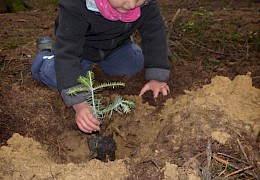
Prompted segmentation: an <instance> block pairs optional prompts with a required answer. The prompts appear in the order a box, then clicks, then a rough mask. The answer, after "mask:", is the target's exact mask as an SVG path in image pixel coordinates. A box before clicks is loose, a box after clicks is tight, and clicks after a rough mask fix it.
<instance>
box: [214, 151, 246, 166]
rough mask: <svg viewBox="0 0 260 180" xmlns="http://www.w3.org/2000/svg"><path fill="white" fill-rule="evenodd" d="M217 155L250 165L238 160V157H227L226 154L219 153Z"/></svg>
mask: <svg viewBox="0 0 260 180" xmlns="http://www.w3.org/2000/svg"><path fill="white" fill-rule="evenodd" d="M217 154H218V155H221V156H225V157H228V158H231V159H234V160H236V161H238V162H241V163H244V164H247V165H249V164H248V163H247V162H245V161H243V160H241V159H238V158H236V157H233V156H230V155H227V154H224V153H217Z"/></svg>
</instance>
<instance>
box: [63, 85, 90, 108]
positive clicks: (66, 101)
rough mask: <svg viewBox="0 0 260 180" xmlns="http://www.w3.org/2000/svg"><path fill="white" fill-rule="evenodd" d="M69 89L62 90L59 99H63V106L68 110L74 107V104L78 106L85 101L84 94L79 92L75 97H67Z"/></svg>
mask: <svg viewBox="0 0 260 180" xmlns="http://www.w3.org/2000/svg"><path fill="white" fill-rule="evenodd" d="M71 88H75V87H71ZM71 88H68V89H63V90H62V91H61V97H62V99H63V102H64V104H65V106H66V107H68V108H70V107H72V105H74V104H78V103H81V102H84V101H86V92H80V93H77V95H69V94H68V91H69V90H70V89H71Z"/></svg>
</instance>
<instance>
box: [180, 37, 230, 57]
mask: <svg viewBox="0 0 260 180" xmlns="http://www.w3.org/2000/svg"><path fill="white" fill-rule="evenodd" d="M182 39H183V40H185V41H187V42H189V43H190V44H192V45H194V46H197V47H199V48H201V49H204V50H206V51H209V52H211V53H215V54H220V55H228V54H226V53H221V52H217V51H214V50H212V49H208V48H206V47H204V46H202V45H199V44H197V43H195V42H193V41H191V40H189V39H186V38H182Z"/></svg>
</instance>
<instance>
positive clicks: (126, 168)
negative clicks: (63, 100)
mask: <svg viewBox="0 0 260 180" xmlns="http://www.w3.org/2000/svg"><path fill="white" fill-rule="evenodd" d="M26 91H27V93H26ZM14 93H15V94H28V89H24V90H19V91H18V90H15V89H14V90H12V94H14ZM34 93H35V92H34ZM30 95H33V94H32V93H31V94H30ZM127 98H129V99H134V100H135V102H136V107H135V109H134V110H133V112H132V113H130V114H128V115H123V116H122V115H114V117H113V120H112V122H111V123H110V125H109V127H108V128H107V133H111V132H113V133H114V139H115V141H116V142H117V145H118V147H117V150H116V159H117V160H115V161H109V162H108V163H104V162H101V161H98V160H96V159H92V160H88V153H89V152H88V148H87V146H86V144H87V142H86V139H88V138H89V137H90V135H83V134H82V133H80V132H79V131H77V130H68V129H63V134H62V135H60V136H59V140H58V141H57V142H59V144H57V146H58V145H60V147H59V154H60V156H67V157H70V158H69V159H67V162H65V163H63V164H58V163H57V162H55V159H52V157H51V156H50V154H49V152H48V151H47V149H48V148H47V147H46V146H43V145H41V144H40V143H39V142H36V141H35V140H33V139H32V138H27V137H23V136H21V135H19V134H17V133H15V134H14V135H13V136H12V138H10V139H9V140H8V141H7V146H2V147H1V149H0V159H1V163H0V169H2V170H3V171H2V172H1V174H0V177H2V178H4V179H31V178H34V179H48V178H55V179H75V178H76V179H85V178H86V177H88V178H89V179H126V178H130V179H131V178H132V179H134V178H135V177H136V176H138V177H142V176H141V173H143V172H142V171H144V169H143V168H144V167H142V166H143V165H144V164H147V167H146V168H148V169H146V170H147V171H146V173H145V176H143V178H144V179H145V178H147V177H149V175H150V177H152V176H151V174H153V176H155V179H176V178H180V179H196V178H198V179H200V178H201V177H202V174H201V173H202V172H201V170H200V169H201V168H202V167H204V166H205V164H204V163H203V162H200V161H199V159H200V158H204V159H205V158H206V157H205V156H206V153H205V152H206V146H207V141H208V140H209V139H210V140H211V145H212V148H213V149H212V151H213V152H214V153H217V152H228V151H229V150H233V151H234V150H235V151H237V153H239V152H240V151H241V150H240V149H239V144H238V140H239V142H241V143H242V144H243V147H245V150H246V153H247V154H248V156H250V157H255V158H256V159H259V158H260V157H259V149H258V147H257V146H256V145H257V143H256V139H257V135H258V133H259V131H260V121H259V118H260V89H257V88H255V87H253V86H252V79H251V78H250V76H248V75H243V76H237V77H236V78H235V79H234V80H230V79H229V78H227V77H222V76H216V77H214V78H213V79H212V82H211V83H210V84H208V85H205V86H203V87H202V88H201V89H197V90H194V91H185V95H181V96H179V97H178V98H177V99H168V100H167V101H166V102H165V104H164V107H163V108H162V109H161V111H160V112H158V110H157V109H156V108H154V107H153V106H151V105H149V104H147V103H143V102H142V100H141V99H140V97H138V96H128V97H127ZM38 116H41V117H40V118H39V119H41V121H44V120H46V121H47V119H48V118H49V116H46V115H45V114H44V113H43V112H38ZM48 122H50V121H48ZM250 139H251V142H250V143H249V141H248V140H250ZM252 139H253V140H255V141H254V142H255V143H252ZM53 143H56V142H53ZM84 144H85V146H83V145H84ZM258 145H259V144H258ZM199 156H200V158H199ZM195 157H196V158H197V159H196V158H195ZM240 158H241V157H240ZM76 161H77V162H76ZM254 163H257V162H254ZM131 172H135V173H131ZM147 172H150V174H149V173H148V174H147Z"/></svg>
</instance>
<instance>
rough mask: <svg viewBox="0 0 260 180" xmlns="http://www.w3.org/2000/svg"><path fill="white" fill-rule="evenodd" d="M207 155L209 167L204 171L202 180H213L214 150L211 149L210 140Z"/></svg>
mask: <svg viewBox="0 0 260 180" xmlns="http://www.w3.org/2000/svg"><path fill="white" fill-rule="evenodd" d="M206 155H207V166H206V167H205V168H204V169H203V170H202V179H203V180H211V179H212V171H211V158H212V148H211V141H210V139H209V140H208V144H207V149H206Z"/></svg>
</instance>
